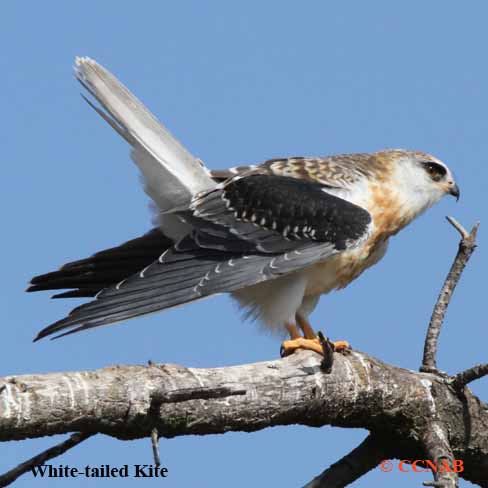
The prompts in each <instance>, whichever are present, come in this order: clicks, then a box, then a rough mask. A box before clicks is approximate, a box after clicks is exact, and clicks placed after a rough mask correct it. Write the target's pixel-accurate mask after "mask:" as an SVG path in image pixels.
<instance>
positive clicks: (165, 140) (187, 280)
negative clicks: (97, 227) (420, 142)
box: [27, 57, 460, 355]
mask: <svg viewBox="0 0 488 488" xmlns="http://www.w3.org/2000/svg"><path fill="white" fill-rule="evenodd" d="M75 76H76V78H77V80H78V81H79V82H80V83H81V85H82V86H83V87H84V88H85V89H86V92H87V96H84V98H85V100H86V101H87V102H88V104H89V105H90V106H91V107H92V108H93V109H94V110H95V111H96V112H97V113H98V114H99V115H100V116H101V117H102V118H103V119H104V120H105V121H106V122H107V123H108V124H109V125H110V126H111V127H112V128H113V129H114V130H115V131H116V132H117V133H118V134H119V135H120V136H121V137H122V138H123V139H125V140H126V141H127V142H128V143H129V145H130V146H131V157H132V160H133V161H134V162H135V164H136V165H137V166H138V168H139V169H140V171H141V173H142V178H143V183H144V189H145V191H146V193H147V194H148V195H149V197H150V199H151V200H152V202H153V204H154V207H155V225H154V227H153V228H152V229H151V230H149V231H148V232H147V233H146V234H144V235H142V236H140V237H137V238H135V239H132V240H130V241H128V242H125V243H123V244H121V245H118V246H116V247H113V248H110V249H106V250H103V251H100V252H98V253H96V254H94V255H92V256H90V257H88V258H86V259H81V260H77V261H73V262H70V263H67V264H65V265H64V266H62V267H61V268H60V269H58V270H57V271H53V272H50V273H47V274H43V275H40V276H36V277H34V278H33V279H32V280H31V283H30V287H29V288H28V290H27V291H29V292H32V291H41V290H67V291H64V292H62V293H59V294H57V295H54V297H53V298H70V297H92V298H93V300H92V301H89V302H87V303H84V304H82V305H80V306H78V307H76V308H74V309H73V310H72V311H71V312H70V313H69V315H68V316H66V317H65V318H63V319H61V320H58V321H56V322H55V323H53V324H51V325H49V326H48V327H45V328H44V329H42V330H41V331H40V332H39V333H38V335H37V337H36V338H35V339H34V340H35V341H37V340H39V339H41V338H44V337H46V336H50V335H53V334H57V335H56V336H55V337H54V338H57V337H63V336H66V335H68V334H72V333H74V332H79V331H82V330H87V329H90V328H94V327H98V326H102V325H106V324H111V323H115V322H120V321H124V320H128V319H131V318H134V317H137V316H141V315H146V314H150V313H153V312H157V311H161V310H164V309H168V308H171V307H175V306H178V305H182V304H186V303H189V302H193V301H195V300H199V299H202V298H206V297H209V296H211V295H215V294H220V293H230V294H231V296H232V297H233V298H234V299H235V300H236V301H237V302H238V304H239V305H240V306H241V307H242V309H243V311H244V315H245V316H246V317H249V318H251V319H253V320H256V321H258V322H260V323H262V324H264V325H265V326H267V327H268V328H269V329H270V330H273V331H275V332H278V333H280V334H282V335H289V339H288V340H285V341H284V342H283V344H282V349H281V351H282V355H288V354H291V353H293V352H295V351H296V350H299V349H308V350H312V351H315V352H317V353H319V354H320V353H322V345H321V341H320V340H319V338H318V337H317V334H316V333H315V331H314V329H313V327H312V325H311V323H310V320H309V316H310V314H311V313H312V311H313V310H314V309H315V307H316V305H317V303H318V301H319V299H320V297H321V296H322V295H324V294H327V293H329V292H331V291H333V290H336V289H342V288H344V287H346V286H347V285H348V284H349V283H351V282H352V281H354V280H355V279H356V278H358V277H359V276H360V275H361V274H362V273H363V272H364V271H365V270H366V269H368V268H369V267H371V266H373V265H374V264H376V263H377V262H378V261H379V260H380V259H381V258H382V257H383V256H384V255H385V253H386V250H387V247H388V242H389V239H390V238H391V237H392V236H394V235H395V234H397V233H398V232H399V231H400V230H401V229H403V228H404V227H405V226H406V225H408V224H409V223H410V222H412V221H413V220H414V219H415V218H416V217H418V216H419V215H420V214H422V213H423V212H424V211H425V210H427V209H428V208H429V207H431V206H432V205H433V204H435V203H436V202H438V201H439V200H440V199H441V198H442V197H443V196H445V195H452V196H454V197H456V199H459V195H460V190H459V187H458V185H457V183H456V182H455V179H454V176H453V174H452V172H451V171H450V169H449V168H448V167H447V165H446V164H445V163H443V162H442V161H441V160H440V159H438V158H436V157H434V156H432V155H430V154H427V153H424V152H421V151H413V150H405V149H385V150H380V151H377V152H374V153H353V154H339V155H332V156H325V157H284V158H277V159H271V160H267V161H265V162H263V163H261V164H257V165H248V166H237V167H233V168H230V169H225V170H209V169H208V168H206V166H205V165H204V164H203V162H202V161H201V160H200V159H198V158H196V157H195V156H193V155H192V154H191V153H190V152H189V151H188V150H187V149H186V148H185V147H184V146H183V145H182V144H181V143H180V142H179V141H177V140H176V139H175V138H174V137H173V135H172V134H171V133H170V132H169V131H168V129H166V128H165V127H164V126H163V124H162V123H161V122H159V121H158V120H157V119H156V117H155V116H154V115H152V114H151V112H150V111H149V110H148V109H147V108H146V107H145V106H144V105H143V104H142V102H140V101H139V100H138V99H137V98H136V97H135V96H134V95H133V94H132V93H131V92H130V91H129V90H128V89H127V88H126V87H125V86H124V85H123V84H122V83H121V82H120V81H119V80H118V79H117V78H116V77H115V76H114V75H113V74H112V73H111V72H110V71H108V70H107V69H106V68H104V67H103V66H102V65H101V64H99V63H97V62H96V61H95V60H93V59H90V58H87V57H83V58H76V59H75ZM332 344H333V347H334V349H335V350H337V351H341V350H344V349H347V348H348V347H349V344H348V343H347V341H336V342H334V343H332Z"/></svg>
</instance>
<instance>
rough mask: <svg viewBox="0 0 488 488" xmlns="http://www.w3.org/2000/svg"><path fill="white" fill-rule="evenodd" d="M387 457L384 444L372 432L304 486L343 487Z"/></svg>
mask: <svg viewBox="0 0 488 488" xmlns="http://www.w3.org/2000/svg"><path fill="white" fill-rule="evenodd" d="M386 457H387V455H386V454H385V449H384V444H383V443H382V442H381V441H379V439H377V438H376V437H375V436H373V435H371V434H370V435H368V437H366V439H364V441H363V442H362V443H361V444H359V446H358V447H356V449H354V450H352V451H351V452H350V453H349V454H347V455H345V456H344V457H343V458H342V459H340V460H339V461H337V462H336V463H334V464H333V465H332V466H330V467H329V468H328V469H326V470H325V471H324V472H323V473H322V474H320V475H319V476H317V477H316V478H314V479H313V480H312V481H310V483H307V484H306V485H305V486H304V487H303V488H342V487H343V486H347V485H349V484H350V483H353V482H354V481H356V480H357V479H358V478H360V477H361V476H363V475H364V474H366V473H367V472H368V471H371V470H372V469H373V468H375V467H376V466H378V464H379V463H380V462H381V461H383V460H384V459H385V458H386Z"/></svg>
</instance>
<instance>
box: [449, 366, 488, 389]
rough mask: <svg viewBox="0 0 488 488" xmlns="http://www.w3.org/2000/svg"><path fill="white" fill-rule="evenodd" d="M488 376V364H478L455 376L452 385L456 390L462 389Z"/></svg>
mask: <svg viewBox="0 0 488 488" xmlns="http://www.w3.org/2000/svg"><path fill="white" fill-rule="evenodd" d="M487 374H488V363H484V364H478V365H476V366H473V367H472V368H469V369H466V370H465V371H463V372H461V373H458V374H457V375H456V376H454V378H453V380H452V384H453V386H454V388H457V389H461V388H463V387H464V386H466V385H467V384H468V383H471V382H472V381H474V380H478V379H480V378H482V377H483V376H486V375H487Z"/></svg>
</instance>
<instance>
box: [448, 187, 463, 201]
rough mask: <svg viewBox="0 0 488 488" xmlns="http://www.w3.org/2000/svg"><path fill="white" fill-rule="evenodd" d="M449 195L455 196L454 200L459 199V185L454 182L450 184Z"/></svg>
mask: <svg viewBox="0 0 488 488" xmlns="http://www.w3.org/2000/svg"><path fill="white" fill-rule="evenodd" d="M449 195H452V196H453V197H456V201H458V200H459V197H460V196H461V191H460V190H459V186H457V184H456V183H454V184H453V185H452V186H451V189H450V190H449Z"/></svg>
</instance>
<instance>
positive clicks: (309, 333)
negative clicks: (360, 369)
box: [296, 313, 350, 352]
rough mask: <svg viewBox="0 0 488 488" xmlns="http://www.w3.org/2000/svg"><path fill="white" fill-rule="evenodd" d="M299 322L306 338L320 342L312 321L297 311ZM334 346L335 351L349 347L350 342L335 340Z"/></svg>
mask: <svg viewBox="0 0 488 488" xmlns="http://www.w3.org/2000/svg"><path fill="white" fill-rule="evenodd" d="M296 318H297V323H298V325H299V326H300V329H302V331H303V335H304V336H305V338H306V339H313V340H316V341H318V342H319V344H320V341H319V339H318V337H317V334H316V333H315V332H314V330H313V328H312V326H311V325H310V322H309V321H308V320H307V318H306V317H303V316H302V315H300V314H298V313H297V317H296ZM331 344H332V345H333V346H334V351H338V352H339V351H343V350H344V349H348V348H349V347H350V346H349V342H347V341H335V342H332V343H331Z"/></svg>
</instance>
